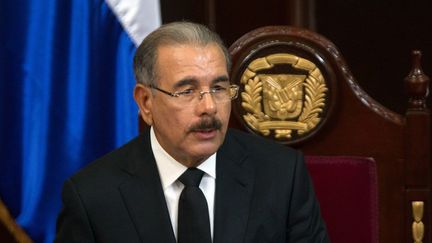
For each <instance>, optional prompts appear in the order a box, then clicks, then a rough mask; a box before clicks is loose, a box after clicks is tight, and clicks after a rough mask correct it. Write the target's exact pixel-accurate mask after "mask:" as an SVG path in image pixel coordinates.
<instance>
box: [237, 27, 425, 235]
mask: <svg viewBox="0 0 432 243" xmlns="http://www.w3.org/2000/svg"><path fill="white" fill-rule="evenodd" d="M230 53H231V55H232V57H233V67H232V72H231V80H232V82H233V83H236V84H238V85H240V97H239V98H238V99H237V100H235V101H234V103H233V115H232V117H231V121H230V126H231V127H235V128H239V129H242V130H245V131H248V132H251V133H253V134H256V135H257V136H263V137H267V138H269V139H274V140H276V141H278V142H280V143H284V144H287V145H290V146H293V147H295V148H299V149H301V150H302V151H303V152H304V153H305V154H306V155H307V158H306V160H307V164H308V167H309V170H310V173H311V175H312V179H313V181H314V186H315V190H316V192H317V196H318V199H319V201H320V204H321V208H322V213H323V217H324V219H325V221H326V222H327V225H328V230H329V234H330V238H331V240H332V242H333V243H339V242H350V243H354V242H359V243H360V242H362V243H364V242H377V241H378V240H379V242H381V243H395V242H423V243H426V242H429V243H430V242H431V229H432V227H431V181H432V177H431V168H432V167H431V155H430V151H431V130H430V126H431V121H430V113H429V110H428V109H427V107H426V102H425V100H426V97H427V94H428V86H429V79H428V77H427V76H426V75H424V74H423V72H422V70H421V67H420V52H418V51H417V52H414V54H413V68H412V71H411V73H410V74H409V75H408V76H407V78H406V79H405V81H404V82H405V84H406V88H405V89H406V93H407V94H408V97H409V100H408V101H407V107H408V109H407V112H406V113H405V114H397V113H395V112H392V111H391V110H389V109H387V108H385V107H383V106H382V105H380V104H379V103H377V102H376V101H375V100H374V99H372V98H371V97H370V96H369V95H367V94H366V93H365V92H364V91H363V90H362V89H361V88H360V87H359V85H358V84H357V82H356V80H355V79H354V77H353V76H352V74H351V72H350V70H349V68H348V66H347V65H346V63H345V61H344V59H343V57H342V55H341V53H340V52H339V51H338V49H337V48H336V46H335V45H334V44H333V43H331V42H330V41H329V40H327V39H326V38H324V37H323V36H321V35H319V34H317V33H314V32H312V31H308V30H305V29H300V28H293V27H288V26H273V27H264V28H259V29H256V30H254V31H252V32H250V33H248V34H246V35H244V36H243V37H241V38H240V39H238V40H237V41H236V42H235V43H234V44H233V45H232V46H231V47H230ZM364 65H369V64H368V63H365V64H364ZM402 81H403V77H401V82H402ZM317 156H318V157H317ZM323 156H324V157H323ZM341 156H342V157H341ZM376 204H377V205H376Z"/></svg>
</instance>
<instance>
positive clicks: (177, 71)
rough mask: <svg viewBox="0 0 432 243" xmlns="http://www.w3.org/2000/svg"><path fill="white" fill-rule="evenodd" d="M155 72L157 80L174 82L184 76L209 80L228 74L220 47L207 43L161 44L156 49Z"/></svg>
mask: <svg viewBox="0 0 432 243" xmlns="http://www.w3.org/2000/svg"><path fill="white" fill-rule="evenodd" d="M156 72H157V76H158V81H159V82H163V83H166V82H169V83H174V82H178V81H181V80H182V79H184V78H191V79H196V80H199V81H211V79H215V78H218V77H219V76H228V73H227V67H226V60H225V56H224V54H223V51H222V49H221V48H220V47H219V46H218V45H217V44H215V43H210V44H207V45H193V44H176V45H162V46H159V47H158V50H157V60H156Z"/></svg>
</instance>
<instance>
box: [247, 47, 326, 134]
mask: <svg viewBox="0 0 432 243" xmlns="http://www.w3.org/2000/svg"><path fill="white" fill-rule="evenodd" d="M278 64H289V65H291V66H292V67H293V68H295V69H298V70H302V71H306V72H305V73H306V75H299V74H289V73H277V74H257V73H258V72H259V71H262V70H267V69H271V68H273V67H274V66H275V65H278ZM241 83H242V84H243V85H244V91H243V92H242V93H241V98H242V101H241V105H242V107H243V108H244V109H245V112H246V113H245V114H244V115H243V119H244V120H245V122H246V124H247V125H248V126H249V127H250V128H251V129H253V130H254V131H256V132H258V133H261V134H262V135H264V136H269V135H270V133H271V131H273V132H274V137H275V138H277V139H291V137H292V133H293V132H296V133H297V135H302V134H306V133H308V132H310V131H311V130H312V129H313V128H315V127H316V126H317V124H318V123H319V122H320V120H321V113H322V112H323V108H324V107H325V105H326V91H327V90H328V89H327V86H326V83H325V80H324V77H323V75H322V73H321V71H320V70H319V68H318V67H317V66H316V65H315V64H314V63H312V62H310V61H308V60H307V59H304V58H301V57H298V56H295V55H292V54H287V53H277V54H272V55H268V56H266V57H262V58H258V59H255V60H254V61H252V62H251V63H250V64H249V65H248V67H247V68H246V70H245V71H244V73H243V75H242V77H241Z"/></svg>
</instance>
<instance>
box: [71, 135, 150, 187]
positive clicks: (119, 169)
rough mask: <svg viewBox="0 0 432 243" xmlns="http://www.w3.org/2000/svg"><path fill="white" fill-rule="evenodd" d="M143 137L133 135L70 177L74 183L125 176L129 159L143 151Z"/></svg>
mask: <svg viewBox="0 0 432 243" xmlns="http://www.w3.org/2000/svg"><path fill="white" fill-rule="evenodd" d="M143 140H144V138H143V136H142V135H140V136H138V137H135V138H134V139H132V140H130V141H129V142H128V143H126V144H124V145H123V146H121V147H119V148H117V149H115V150H113V151H111V152H110V153H108V154H105V155H103V156H102V157H100V158H98V159H96V160H95V161H93V162H91V163H89V164H88V165H87V166H85V167H83V168H82V169H80V170H79V171H78V172H76V173H75V174H74V175H72V176H71V177H70V180H71V181H72V182H74V183H76V184H84V185H88V184H92V183H96V182H98V181H100V182H102V181H104V182H106V181H116V180H119V179H122V178H123V177H125V176H127V173H125V170H126V167H127V166H128V164H129V163H130V161H132V160H134V159H136V158H137V157H138V156H139V153H143V152H142V151H140V150H143V149H144V148H143V144H144V141H143Z"/></svg>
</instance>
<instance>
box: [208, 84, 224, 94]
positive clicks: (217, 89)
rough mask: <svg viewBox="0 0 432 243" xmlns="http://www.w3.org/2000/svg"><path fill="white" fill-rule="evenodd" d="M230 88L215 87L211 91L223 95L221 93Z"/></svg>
mask: <svg viewBox="0 0 432 243" xmlns="http://www.w3.org/2000/svg"><path fill="white" fill-rule="evenodd" d="M227 89H228V88H227V87H226V86H224V85H215V86H214V87H212V88H211V90H212V91H213V92H214V93H221V92H225V91H226V90H227Z"/></svg>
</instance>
